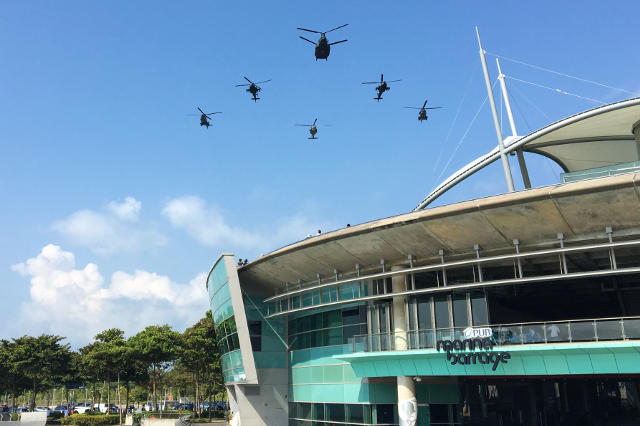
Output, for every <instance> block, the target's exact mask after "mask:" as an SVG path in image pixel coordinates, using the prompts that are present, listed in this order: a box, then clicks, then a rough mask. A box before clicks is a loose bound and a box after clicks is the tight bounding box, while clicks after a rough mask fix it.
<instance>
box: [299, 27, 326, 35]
mask: <svg viewBox="0 0 640 426" xmlns="http://www.w3.org/2000/svg"><path fill="white" fill-rule="evenodd" d="M298 29H299V30H302V31H307V32H310V33H316V34H322V32H320V31H315V30H308V29H306V28H300V27H298Z"/></svg>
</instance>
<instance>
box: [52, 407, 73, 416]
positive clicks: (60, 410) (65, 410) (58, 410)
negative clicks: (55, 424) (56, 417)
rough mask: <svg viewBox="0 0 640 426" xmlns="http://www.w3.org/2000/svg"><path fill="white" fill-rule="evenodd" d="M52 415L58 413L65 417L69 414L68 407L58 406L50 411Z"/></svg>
mask: <svg viewBox="0 0 640 426" xmlns="http://www.w3.org/2000/svg"><path fill="white" fill-rule="evenodd" d="M52 411H53V412H54V413H60V414H62V415H63V416H66V415H67V414H69V407H67V406H66V405H58V406H57V407H56V408H54V409H53V410H52Z"/></svg>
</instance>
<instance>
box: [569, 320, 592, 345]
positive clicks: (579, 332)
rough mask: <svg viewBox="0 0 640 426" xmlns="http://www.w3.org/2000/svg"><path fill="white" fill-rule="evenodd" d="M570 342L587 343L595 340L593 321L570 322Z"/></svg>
mask: <svg viewBox="0 0 640 426" xmlns="http://www.w3.org/2000/svg"><path fill="white" fill-rule="evenodd" d="M569 326H570V327H571V340H572V341H574V342H575V341H580V340H582V341H589V340H595V337H596V336H595V330H594V329H593V321H584V322H571V323H569Z"/></svg>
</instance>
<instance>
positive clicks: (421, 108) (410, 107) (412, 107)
mask: <svg viewBox="0 0 640 426" xmlns="http://www.w3.org/2000/svg"><path fill="white" fill-rule="evenodd" d="M402 108H408V109H422V108H418V107H406V106H405V107H402Z"/></svg>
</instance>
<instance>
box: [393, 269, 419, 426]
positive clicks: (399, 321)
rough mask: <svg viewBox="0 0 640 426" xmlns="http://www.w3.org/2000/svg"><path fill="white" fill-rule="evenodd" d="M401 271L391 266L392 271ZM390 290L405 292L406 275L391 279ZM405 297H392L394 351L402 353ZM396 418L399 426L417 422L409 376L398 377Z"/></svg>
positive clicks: (414, 399)
mask: <svg viewBox="0 0 640 426" xmlns="http://www.w3.org/2000/svg"><path fill="white" fill-rule="evenodd" d="M399 269H403V268H402V267H400V266H392V267H391V270H392V271H397V270H399ZM391 290H392V292H393V293H398V292H401V291H406V290H407V283H406V275H397V276H393V277H392V278H391ZM406 300H407V297H406V296H394V297H393V332H394V343H395V350H397V351H404V350H407V349H408V345H407V315H406V311H405V303H406ZM397 380H398V417H399V420H400V423H399V425H400V426H415V425H416V424H417V420H418V401H417V400H416V384H415V382H414V381H413V377H411V376H398V378H397Z"/></svg>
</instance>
